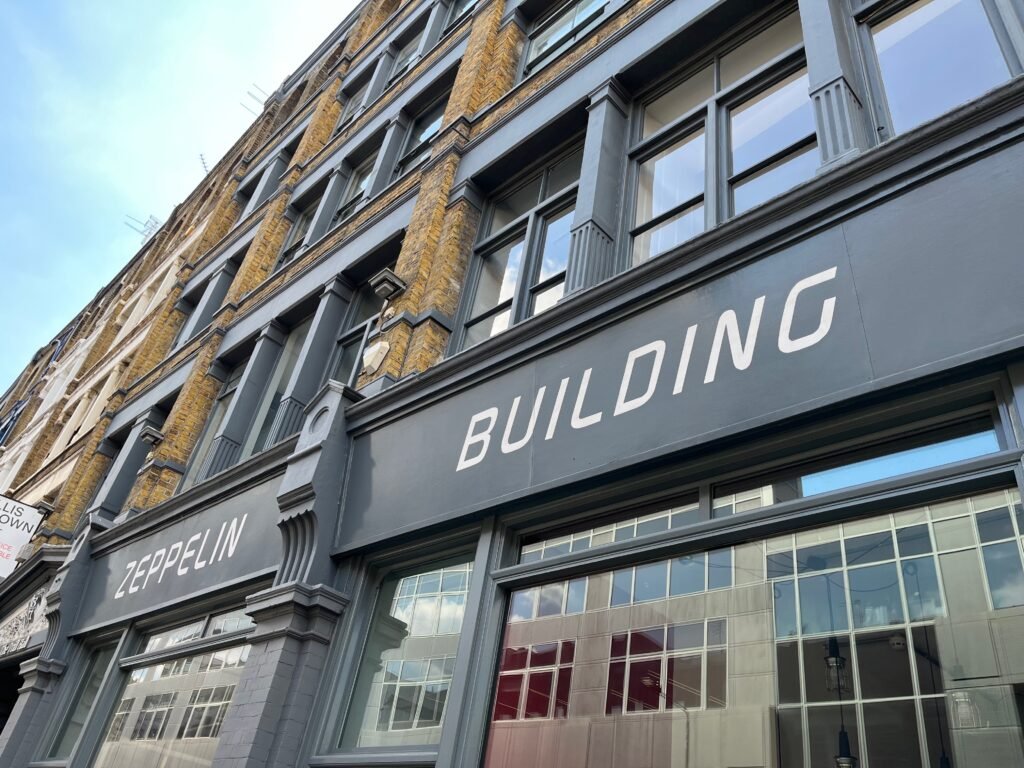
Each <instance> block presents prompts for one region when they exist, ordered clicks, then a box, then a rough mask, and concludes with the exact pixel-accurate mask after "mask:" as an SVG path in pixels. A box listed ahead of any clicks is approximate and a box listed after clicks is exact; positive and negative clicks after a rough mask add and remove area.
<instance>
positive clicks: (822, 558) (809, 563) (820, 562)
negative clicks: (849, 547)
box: [796, 541, 843, 573]
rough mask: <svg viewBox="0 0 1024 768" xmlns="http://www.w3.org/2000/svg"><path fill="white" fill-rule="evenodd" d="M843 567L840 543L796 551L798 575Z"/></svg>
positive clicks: (830, 542) (827, 543) (817, 545)
mask: <svg viewBox="0 0 1024 768" xmlns="http://www.w3.org/2000/svg"><path fill="white" fill-rule="evenodd" d="M842 565H843V552H842V547H841V546H840V544H839V542H838V541H829V542H826V543H825V544H815V545H814V546H811V547H801V548H800V549H798V550H797V551H796V569H797V573H814V572H815V571H827V570H829V569H831V568H841V567H842Z"/></svg>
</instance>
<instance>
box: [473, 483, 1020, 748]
mask: <svg viewBox="0 0 1024 768" xmlns="http://www.w3.org/2000/svg"><path fill="white" fill-rule="evenodd" d="M1022 520H1024V508H1022V507H1021V502H1020V494H1019V492H1018V491H1017V489H1016V488H1007V489H1000V490H997V491H993V492H987V493H980V494H975V495H972V496H969V497H952V498H945V499H942V500H936V501H934V502H931V503H928V504H926V505H924V506H915V507H910V508H907V507H901V506H898V505H895V506H894V508H893V510H892V511H887V512H882V513H880V512H879V511H877V507H875V508H874V511H872V512H871V513H869V515H868V516H863V515H862V516H860V517H851V518H848V519H846V520H844V521H843V522H840V523H830V524H828V525H818V526H817V527H813V528H805V529H801V530H797V531H795V532H791V533H787V534H786V535H782V536H773V537H772V538H769V539H760V540H756V539H755V540H753V541H746V542H743V543H738V544H735V545H734V546H733V547H732V548H731V549H730V550H722V549H720V550H715V551H705V552H695V553H692V554H691V555H689V556H688V557H690V558H691V561H692V562H696V563H698V564H699V567H695V568H693V569H692V571H691V570H687V573H690V574H697V575H698V577H697V578H696V579H695V580H694V586H693V588H692V589H686V590H681V591H676V592H673V591H672V590H671V587H670V586H668V587H666V586H665V583H664V582H662V581H660V578H661V574H663V573H665V571H666V570H668V569H667V568H666V567H665V566H664V563H665V561H661V563H658V562H655V563H650V562H645V561H644V560H642V559H639V558H640V555H639V554H638V561H637V562H636V563H634V564H632V565H630V566H628V567H625V568H619V569H617V570H614V571H605V572H597V573H590V574H589V575H588V576H587V577H586V578H587V580H588V592H589V593H590V594H589V595H588V598H587V604H586V608H585V610H584V611H582V612H581V613H579V614H574V615H567V616H559V617H540V616H537V617H535V618H530V619H527V620H523V619H522V618H521V617H520V616H519V615H518V614H519V611H518V609H517V607H516V595H518V594H520V592H521V591H517V592H515V593H513V594H512V595H510V601H509V608H508V611H509V612H508V620H507V623H506V626H505V634H504V639H503V642H502V646H501V649H500V652H499V654H498V657H497V659H496V660H495V661H496V671H495V673H494V678H493V682H492V697H493V699H492V709H491V723H490V733H489V736H488V739H487V754H486V758H485V763H484V764H485V765H486V766H487V768H506V767H507V768H513V767H514V766H520V765H532V766H537V768H549V767H552V766H559V765H564V764H565V759H566V758H565V756H566V755H572V756H573V760H574V764H577V765H580V766H598V765H620V764H621V765H628V764H634V763H635V762H636V758H637V756H640V758H641V762H643V761H646V762H647V763H648V764H653V765H670V764H672V765H674V764H680V765H683V764H694V765H709V766H713V765H715V766H716V765H723V766H724V765H763V766H767V765H780V766H786V767H787V768H790V767H791V766H796V767H798V768H799V767H804V768H813V767H814V766H826V765H836V764H838V762H837V760H836V755H837V754H839V752H840V747H839V743H840V740H841V739H842V738H843V736H842V735H841V734H843V735H845V739H846V740H847V741H848V742H849V746H850V752H851V754H852V756H853V757H856V758H857V759H858V761H859V764H870V765H886V766H888V765H896V764H899V765H908V766H909V765H913V766H921V765H931V766H939V765H956V766H970V765H985V764H987V762H990V761H987V760H986V755H988V754H990V752H989V750H991V748H992V745H993V744H994V743H996V741H997V740H998V735H999V729H1002V728H1007V727H1009V728H1010V729H1011V732H1013V733H1016V731H1017V729H1019V723H1018V715H1017V709H1016V706H1017V705H1016V703H1015V702H1016V697H1017V695H1018V690H1015V686H1014V685H1013V684H1012V682H1013V681H1014V680H1015V678H1014V677H1013V673H1012V672H1011V671H1009V670H1008V669H1007V667H1005V666H1003V662H1004V660H1008V659H1009V656H1008V655H1007V654H1011V655H1012V654H1014V653H1016V652H1015V651H1011V650H1009V649H1013V648H1017V647H1020V643H1021V641H1022V640H1024V636H1022V632H1024V630H1022V629H1021V623H1020V620H1019V616H1020V606H1021V603H1022V601H1024V569H1022V566H1021V562H1024V560H1022V558H1024V547H1022V544H1024V538H1022V534H1024V530H1022V528H1021V523H1022ZM638 544H641V543H640V542H638ZM641 546H642V544H641ZM986 548H998V549H993V552H992V554H991V555H990V554H989V553H987V552H986V551H985V550H986ZM725 552H729V557H728V561H727V562H728V568H727V569H723V573H725V572H726V571H727V572H728V577H726V578H723V579H721V584H722V586H721V587H720V588H719V589H717V590H715V591H713V592H711V591H700V590H698V589H697V586H699V583H698V582H699V581H702V580H704V579H707V580H710V579H711V576H710V575H708V574H709V571H708V569H707V564H709V563H710V562H712V560H713V559H715V557H716V553H725ZM681 559H682V558H674V559H672V560H670V561H668V562H670V563H676V562H678V561H679V560H681ZM725 562H726V561H725V560H724V556H723V563H725ZM993 565H995V568H994V569H993V568H992V566H993ZM650 566H656V568H650V571H651V574H645V571H646V570H648V569H649V567H650ZM553 567H555V563H544V564H543V566H541V565H540V564H539V562H538V568H537V571H536V574H537V575H538V576H540V575H541V574H543V573H545V572H548V571H549V570H550V568H553ZM565 570H566V572H568V571H569V570H570V569H568V568H566V569H565ZM654 571H657V574H655V573H654ZM515 573H516V575H517V578H520V579H521V578H525V577H526V576H527V575H524V572H523V569H522V568H521V567H520V566H518V565H517V566H516V571H515ZM621 573H626V574H629V582H630V583H631V584H639V583H640V582H641V581H642V580H643V581H644V582H645V584H646V585H647V586H645V587H644V588H643V589H644V590H645V593H646V597H648V598H650V599H645V601H644V602H643V603H642V604H637V603H635V602H631V603H620V604H617V601H616V600H615V598H614V594H615V591H616V589H617V584H618V582H619V574H621ZM501 575H503V569H499V570H498V571H497V573H496V576H501ZM648 576H650V578H648ZM632 588H633V589H634V590H636V589H638V587H636V586H633V587H632ZM609 604H611V605H612V606H613V607H612V608H611V609H609V608H608V607H607V606H608V605H609ZM997 638H998V639H997ZM993 707H1000V708H1004V709H1002V710H1000V711H1004V712H1006V713H1007V715H1006V717H1007V719H1006V720H1001V721H996V720H994V719H992V718H991V717H989V716H987V715H986V714H985V713H987V712H991V711H992V708H993ZM997 722H998V724H997ZM1004 723H1006V724H1007V725H1004ZM1014 743H1016V742H1014ZM1014 754H1016V753H1014ZM894 756H895V757H894ZM869 761H870V763H869ZM1009 762H1010V763H1011V764H1016V763H1017V762H1019V760H1017V759H1016V758H1015V757H1014V758H1011V759H1010V760H1009ZM849 764H853V763H849Z"/></svg>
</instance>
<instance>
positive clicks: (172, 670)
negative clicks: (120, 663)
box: [93, 611, 252, 768]
mask: <svg viewBox="0 0 1024 768" xmlns="http://www.w3.org/2000/svg"><path fill="white" fill-rule="evenodd" d="M251 626H252V621H251V620H250V619H249V618H248V617H247V616H245V614H243V613H241V611H232V612H230V613H226V614H220V615H216V616H211V617H206V618H203V619H199V620H197V621H194V622H191V623H189V624H187V625H185V626H183V627H177V628H174V629H171V630H168V631H163V632H157V633H154V634H152V635H150V636H149V637H147V638H146V641H145V649H144V652H143V656H142V657H141V658H140V660H139V661H137V662H136V663H135V665H134V666H133V667H132V669H131V670H130V672H129V673H128V679H127V680H126V681H125V685H124V688H123V690H122V692H121V698H120V701H119V702H118V704H117V705H116V707H115V709H114V714H113V716H112V717H111V719H110V721H109V723H108V725H107V729H106V733H105V735H104V737H103V742H102V744H101V745H100V749H99V753H98V754H97V756H96V761H95V762H94V763H93V765H94V766H95V767H96V768H135V766H140V765H162V766H189V767H190V768H203V766H208V765H210V763H211V762H212V760H213V756H214V753H215V752H216V750H217V744H218V741H219V739H220V735H221V727H222V725H223V724H224V718H225V715H226V714H227V711H228V707H229V706H230V704H231V699H232V697H233V696H234V694H235V690H236V687H237V686H238V683H239V680H240V679H241V676H242V670H243V668H244V667H245V662H246V660H247V659H248V656H249V646H248V645H244V644H241V643H236V644H234V645H228V646H223V645H221V646H218V647H214V648H210V649H209V650H205V651H192V652H187V651H186V652H185V653H183V654H182V655H180V656H178V657H175V658H171V659H166V658H162V659H161V661H159V662H147V661H146V660H145V654H148V653H152V652H154V651H161V652H164V651H166V650H167V649H168V648H173V647H175V646H177V645H184V644H186V643H188V644H190V645H191V646H192V647H194V646H195V644H197V643H202V642H203V640H207V641H212V640H213V639H215V638H217V637H218V636H220V635H224V634H226V633H228V632H235V633H237V632H241V631H244V630H246V629H248V628H249V627H251ZM208 644H209V642H208V643H207V645H208ZM186 647H189V646H186Z"/></svg>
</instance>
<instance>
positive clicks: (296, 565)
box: [212, 382, 358, 768]
mask: <svg viewBox="0 0 1024 768" xmlns="http://www.w3.org/2000/svg"><path fill="white" fill-rule="evenodd" d="M351 397H352V393H351V392H350V391H349V390H347V389H346V388H345V387H343V386H342V385H340V384H338V383H337V382H328V383H327V384H326V385H325V386H324V388H323V389H322V390H321V391H320V394H319V396H318V397H317V398H316V399H315V400H314V401H313V403H311V404H310V406H309V408H308V409H307V412H308V415H307V416H306V419H305V422H304V424H303V427H302V431H301V433H300V436H299V440H298V444H297V445H296V448H295V452H294V453H293V454H292V456H291V457H290V458H289V459H288V468H287V469H286V470H285V474H284V477H283V478H282V481H281V488H280V491H279V493H278V496H277V503H278V507H279V508H280V511H281V517H280V521H279V523H278V525H279V527H280V529H281V534H282V538H283V542H282V543H283V547H284V557H283V559H282V562H281V567H280V569H279V570H278V572H277V577H276V578H275V580H274V584H273V586H272V587H270V588H269V589H266V590H264V591H263V592H259V593H257V594H255V595H252V596H251V597H249V599H248V601H247V610H246V612H247V613H248V614H249V615H250V616H252V617H253V620H254V621H255V623H256V628H255V630H254V631H253V633H252V634H251V635H250V636H249V641H248V642H249V646H250V652H249V659H248V661H247V662H246V665H245V669H244V670H243V673H242V679H241V680H240V681H239V683H238V685H237V687H236V688H235V699H234V701H233V702H232V705H231V708H230V709H229V710H228V714H227V716H226V718H225V722H224V727H223V730H224V732H225V733H229V734H231V739H230V740H228V739H221V741H220V743H219V744H218V745H217V753H216V755H215V756H214V759H213V764H212V768H233V767H234V766H237V765H250V766H253V765H256V766H259V765H274V766H289V767H291V766H295V765H296V763H297V761H298V760H299V755H300V748H301V745H302V739H303V735H304V733H305V731H306V729H307V727H308V724H309V723H310V722H311V721H313V720H315V719H316V715H317V713H316V712H315V710H314V707H315V704H316V693H317V691H318V690H320V689H321V687H322V686H321V683H322V679H323V675H324V672H325V670H326V668H327V656H328V651H329V648H330V642H331V638H332V636H333V634H334V630H335V627H336V625H337V624H338V622H340V621H341V619H342V617H343V616H344V612H345V610H346V608H347V607H348V602H349V601H348V597H347V596H346V595H343V594H341V593H339V592H338V591H337V590H335V589H333V588H331V587H330V586H328V585H329V584H332V583H334V578H335V564H334V563H333V561H332V560H331V557H330V548H331V544H332V536H331V535H330V532H331V531H334V530H335V529H336V527H337V525H338V515H339V512H340V509H339V505H338V499H339V498H340V496H341V490H342V486H343V483H344V479H345V478H344V468H345V467H346V466H347V465H348V451H349V445H350V438H349V436H348V433H347V430H346V428H345V408H346V406H348V405H349V404H351V402H352V400H351ZM356 397H358V396H356Z"/></svg>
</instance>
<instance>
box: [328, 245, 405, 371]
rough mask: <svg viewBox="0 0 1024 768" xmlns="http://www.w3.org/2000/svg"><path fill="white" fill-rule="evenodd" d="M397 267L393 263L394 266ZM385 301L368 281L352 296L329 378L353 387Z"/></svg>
mask: <svg viewBox="0 0 1024 768" xmlns="http://www.w3.org/2000/svg"><path fill="white" fill-rule="evenodd" d="M391 266H392V267H394V264H392V265H391ZM383 306H384V300H383V299H382V298H381V297H380V296H378V295H377V294H376V293H375V292H374V290H373V286H371V285H370V284H369V283H368V282H364V283H362V284H361V285H360V286H359V287H358V288H357V290H356V292H355V295H354V296H353V297H352V304H351V305H350V307H349V311H348V315H347V317H346V318H345V322H344V324H343V325H342V328H341V333H340V335H339V336H338V344H337V348H336V350H335V353H334V359H333V362H332V363H331V369H330V378H332V379H334V380H335V381H340V382H341V383H342V384H347V385H348V386H350V387H354V386H355V385H356V382H357V381H358V380H359V373H360V371H361V370H362V367H363V366H362V358H363V350H364V349H365V348H366V342H367V340H368V339H369V337H370V334H371V333H373V331H374V329H375V328H376V327H377V320H378V319H379V316H380V311H381V307H383Z"/></svg>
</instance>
